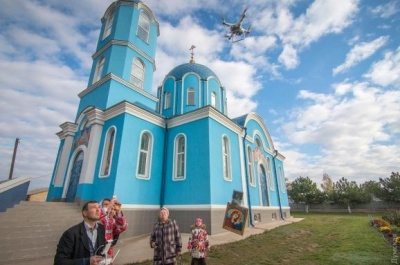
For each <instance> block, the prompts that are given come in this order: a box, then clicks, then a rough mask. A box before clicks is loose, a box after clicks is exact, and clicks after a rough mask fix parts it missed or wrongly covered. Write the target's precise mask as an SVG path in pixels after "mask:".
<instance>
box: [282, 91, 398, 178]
mask: <svg viewBox="0 0 400 265" xmlns="http://www.w3.org/2000/svg"><path fill="white" fill-rule="evenodd" d="M334 88H335V90H334V91H335V93H334V94H322V93H312V92H308V91H301V92H300V93H299V97H300V98H302V99H306V100H311V102H310V103H309V104H308V105H307V106H305V107H302V108H300V107H299V108H296V109H295V110H293V112H292V116H291V120H289V121H287V124H285V125H284V126H283V128H284V129H285V130H284V132H285V135H286V139H288V141H289V142H290V143H291V144H292V145H297V144H300V145H302V146H304V148H305V149H307V148H308V147H307V146H309V148H311V149H312V148H317V150H318V151H317V152H316V154H317V155H314V156H311V157H304V156H303V155H301V154H297V155H296V150H292V149H293V148H284V150H283V152H284V153H285V154H287V153H289V154H290V156H292V155H293V156H294V158H293V160H289V161H290V162H289V163H293V164H292V166H291V167H290V168H292V169H293V168H294V167H295V168H296V170H293V172H292V173H293V174H300V173H301V175H302V176H304V175H308V176H310V177H311V176H313V177H314V178H315V177H318V178H322V173H323V172H327V173H328V174H329V175H331V176H336V177H338V178H340V177H349V176H357V179H359V180H360V181H366V180H368V179H371V178H372V179H377V178H378V177H386V175H387V174H390V172H391V171H392V170H394V169H395V168H396V165H398V164H399V163H400V156H399V155H400V150H399V149H398V148H396V146H397V145H398V144H399V143H398V140H397V139H398V136H399V133H400V122H399V117H400V91H385V90H382V89H380V88H376V87H373V86H371V85H369V84H368V83H343V84H342V83H341V84H337V85H336V86H335V87H334ZM336 92H337V93H336ZM318 146H320V147H318ZM291 159H292V158H291ZM386 159H388V160H386ZM310 160H311V161H312V163H311V164H309V162H310ZM372 161H374V162H372ZM389 161H390V162H389ZM286 167H287V166H286ZM300 169H301V170H300ZM359 172H363V175H362V176H358V174H359ZM290 176H291V177H292V178H293V179H294V178H297V177H299V175H290ZM359 183H361V182H359Z"/></svg>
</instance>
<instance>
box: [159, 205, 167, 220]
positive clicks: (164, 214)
mask: <svg viewBox="0 0 400 265" xmlns="http://www.w3.org/2000/svg"><path fill="white" fill-rule="evenodd" d="M168 216H169V210H168V209H167V208H165V207H162V208H161V209H160V211H159V212H158V218H159V219H160V222H163V223H164V222H165V221H167V219H168Z"/></svg>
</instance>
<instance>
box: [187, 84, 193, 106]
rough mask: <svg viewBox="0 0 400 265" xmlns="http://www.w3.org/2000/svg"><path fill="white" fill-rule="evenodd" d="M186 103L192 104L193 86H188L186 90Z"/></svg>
mask: <svg viewBox="0 0 400 265" xmlns="http://www.w3.org/2000/svg"><path fill="white" fill-rule="evenodd" d="M187 105H194V88H193V87H190V88H189V89H188V90H187Z"/></svg>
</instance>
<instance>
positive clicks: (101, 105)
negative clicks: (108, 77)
mask: <svg viewBox="0 0 400 265" xmlns="http://www.w3.org/2000/svg"><path fill="white" fill-rule="evenodd" d="M108 82H110V81H108ZM108 92H109V87H108V86H106V85H105V84H103V85H101V86H99V87H97V88H96V89H95V90H92V91H90V92H89V93H88V94H86V95H85V96H83V97H81V99H80V101H79V106H78V110H77V112H76V117H75V120H77V119H78V118H79V116H80V115H81V114H82V112H83V111H84V110H85V109H86V108H87V107H90V106H94V105H95V106H96V107H97V108H98V109H101V110H104V109H106V106H107V97H106V96H104V95H107V94H108Z"/></svg>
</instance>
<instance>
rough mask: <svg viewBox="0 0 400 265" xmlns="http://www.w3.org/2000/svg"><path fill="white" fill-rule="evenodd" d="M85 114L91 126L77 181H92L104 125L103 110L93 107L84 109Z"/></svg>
mask: <svg viewBox="0 0 400 265" xmlns="http://www.w3.org/2000/svg"><path fill="white" fill-rule="evenodd" d="M85 115H86V116H87V118H88V120H89V124H90V125H91V128H90V137H89V143H88V147H87V151H86V153H85V158H84V160H83V161H84V163H83V166H82V172H81V178H80V181H79V183H93V180H94V173H95V171H96V162H97V158H98V156H99V146H100V139H101V133H102V131H103V125H104V112H103V111H102V110H99V109H95V108H93V109H90V110H88V111H86V112H85Z"/></svg>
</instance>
